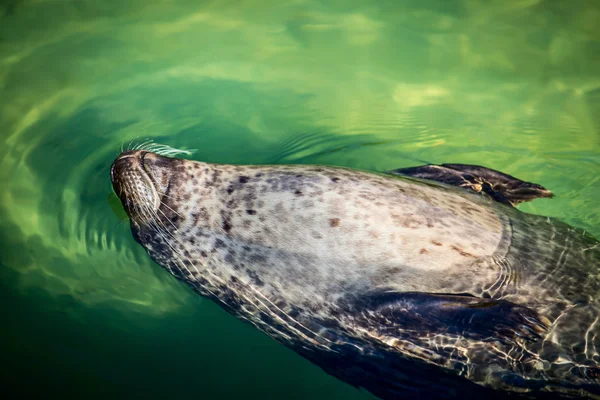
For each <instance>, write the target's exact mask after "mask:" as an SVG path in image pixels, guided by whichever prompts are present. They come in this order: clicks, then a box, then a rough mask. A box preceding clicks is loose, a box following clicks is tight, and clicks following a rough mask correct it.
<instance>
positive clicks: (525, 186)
mask: <svg viewBox="0 0 600 400" xmlns="http://www.w3.org/2000/svg"><path fill="white" fill-rule="evenodd" d="M388 173H390V174H394V175H406V176H412V177H415V178H422V179H429V180H433V181H437V182H442V183H446V184H448V185H453V186H460V187H462V188H465V189H469V190H472V191H474V192H477V193H482V194H485V195H487V196H488V197H490V198H492V199H494V200H496V201H498V202H500V203H504V204H509V205H512V206H515V205H517V204H519V203H522V202H525V201H531V200H533V199H536V198H538V197H553V196H554V195H553V194H552V192H551V191H549V190H547V189H546V188H544V187H543V186H541V185H538V184H536V183H531V182H524V181H522V180H520V179H517V178H515V177H514V176H510V175H507V174H504V173H502V172H499V171H495V170H493V169H489V168H485V167H480V166H478V165H468V164H441V165H433V164H429V165H422V166H419V167H410V168H400V169H396V170H393V171H389V172H388Z"/></svg>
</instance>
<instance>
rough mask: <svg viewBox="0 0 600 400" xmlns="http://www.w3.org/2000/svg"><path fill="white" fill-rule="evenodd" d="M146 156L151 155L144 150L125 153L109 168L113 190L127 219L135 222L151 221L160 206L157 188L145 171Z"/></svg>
mask: <svg viewBox="0 0 600 400" xmlns="http://www.w3.org/2000/svg"><path fill="white" fill-rule="evenodd" d="M148 154H151V153H149V152H148V151H144V150H132V151H125V152H123V153H121V154H120V155H119V156H118V157H117V159H116V160H115V161H114V162H113V164H112V165H111V167H110V179H111V181H112V185H113V189H114V191H115V193H116V194H117V195H118V196H119V199H120V200H121V203H122V204H123V208H124V209H125V211H126V212H127V214H128V215H129V217H130V218H131V219H132V220H134V221H136V222H145V221H147V220H149V219H151V218H152V217H153V215H154V214H155V212H156V210H157V208H158V205H159V204H160V198H159V194H158V191H157V187H156V186H155V183H154V182H153V179H152V177H151V176H150V175H149V174H148V172H147V171H146V168H147V167H146V166H145V164H146V163H145V158H146V156H147V155H148Z"/></svg>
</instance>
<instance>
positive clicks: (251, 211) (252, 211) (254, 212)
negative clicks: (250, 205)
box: [246, 210, 256, 215]
mask: <svg viewBox="0 0 600 400" xmlns="http://www.w3.org/2000/svg"><path fill="white" fill-rule="evenodd" d="M246 214H249V215H254V214H256V211H255V210H246Z"/></svg>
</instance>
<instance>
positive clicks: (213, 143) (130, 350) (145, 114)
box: [0, 0, 600, 399]
mask: <svg viewBox="0 0 600 400" xmlns="http://www.w3.org/2000/svg"><path fill="white" fill-rule="evenodd" d="M136 138H138V140H139V139H142V138H151V139H154V140H155V141H157V142H159V143H164V144H168V145H171V146H174V147H178V148H186V149H191V148H193V149H197V151H196V152H195V153H194V154H193V156H192V158H194V159H197V160H203V161H213V162H223V163H282V164H288V163H320V164H333V165H342V166H348V167H355V168H362V169H368V170H374V171H383V170H386V169H392V168H399V167H406V166H411V165H417V164H420V163H423V162H432V163H443V162H454V163H474V164H481V165H485V166H489V167H491V168H494V169H498V170H501V171H504V172H506V173H509V174H513V175H515V176H518V177H519V178H522V179H525V180H529V181H533V182H537V183H540V184H542V185H544V186H546V187H547V188H549V189H551V190H553V191H554V192H555V194H556V198H554V199H552V200H537V201H535V202H534V203H531V204H526V205H522V206H521V207H520V208H521V209H522V210H524V211H527V212H533V213H537V214H542V215H548V216H554V217H558V218H560V219H562V220H565V221H567V222H568V223H570V224H572V225H575V226H577V227H580V228H583V229H586V230H588V231H590V232H592V233H593V234H594V235H596V236H600V1H596V0H593V1H592V0H591V1H587V2H586V1H578V0H574V1H558V0H556V1H550V0H547V1H544V0H517V1H509V0H495V1H491V0H490V1H488V0H462V1H450V0H437V1H435V0H430V1H424V0H418V1H417V0H411V1H400V0H395V1H376V2H374V1H341V0H340V1H310V0H297V1H291V2H282V1H275V0H268V1H266V0H260V1H259V0H256V1H241V0H238V1H202V2H199V1H192V0H189V1H182V0H176V1H146V0H134V1H132V0H121V1H92V0H79V1H58V0H8V1H6V0H4V1H2V2H0V184H1V185H2V190H1V191H0V279H1V280H0V285H1V287H0V296H1V298H0V311H1V315H2V328H1V329H0V343H1V348H0V354H2V356H1V358H2V361H3V362H2V364H3V367H4V368H3V369H4V372H3V373H2V374H1V375H0V383H1V387H2V388H3V390H6V391H13V392H14V391H18V392H20V393H29V394H34V395H41V394H44V395H46V396H47V395H49V394H59V395H61V396H62V397H63V398H106V397H107V396H113V397H119V398H123V397H132V398H142V397H144V398H159V397H161V398H264V399H267V398H285V399H369V398H372V397H371V396H370V395H369V394H367V393H365V392H364V391H358V390H355V389H353V388H351V387H350V386H348V385H346V384H343V383H341V382H339V381H337V380H336V379H334V378H331V377H329V376H328V375H326V374H325V373H323V372H322V371H321V370H320V369H319V368H317V367H315V366H313V365H312V364H310V363H308V362H307V361H305V360H304V359H302V358H300V357H299V356H296V355H295V354H294V353H292V352H291V351H289V350H287V349H285V348H283V347H282V346H279V345H277V344H276V343H274V342H273V341H271V340H270V339H268V338H267V337H265V336H263V335H262V334H260V333H258V332H257V331H255V330H254V329H253V328H251V327H250V326H248V325H246V324H243V323H241V322H239V321H237V320H235V319H234V318H233V317H231V316H229V315H228V314H226V313H225V312H224V311H222V310H221V309H219V308H218V307H217V306H215V305H214V304H212V303H211V302H209V301H208V300H203V299H202V298H200V297H199V296H197V295H195V294H194V293H192V292H191V291H190V290H189V289H187V288H186V287H185V286H183V285H182V284H180V283H178V282H176V281H175V279H174V278H172V277H170V276H169V275H168V274H167V273H166V272H165V271H163V270H162V269H160V268H159V267H158V266H156V265H155V264H153V263H152V262H151V261H150V260H149V258H148V257H147V256H146V255H145V254H144V252H143V250H142V248H141V247H140V246H138V245H137V244H136V243H135V242H134V240H133V239H132V237H131V234H130V232H129V227H128V223H127V221H123V211H122V210H121V209H120V205H119V204H118V202H116V201H115V198H114V196H112V195H111V187H110V180H109V167H110V164H111V162H112V160H113V159H114V157H115V156H116V154H117V151H118V150H119V149H120V148H121V146H122V144H123V143H124V144H125V146H127V145H128V143H130V142H131V141H133V140H136Z"/></svg>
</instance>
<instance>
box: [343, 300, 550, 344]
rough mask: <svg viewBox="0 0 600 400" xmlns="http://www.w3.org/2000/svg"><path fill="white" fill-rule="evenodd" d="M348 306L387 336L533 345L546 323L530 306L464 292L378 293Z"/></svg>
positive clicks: (360, 317)
mask: <svg viewBox="0 0 600 400" xmlns="http://www.w3.org/2000/svg"><path fill="white" fill-rule="evenodd" d="M348 304H349V306H350V307H351V311H352V313H353V314H354V315H355V316H357V317H358V318H359V319H363V318H364V319H368V320H369V322H371V323H372V322H376V323H377V325H376V326H377V328H376V329H378V330H380V332H381V333H382V334H385V335H391V336H394V334H395V333H397V332H398V330H399V329H401V330H402V331H418V332H430V333H436V334H451V335H461V336H464V337H466V338H470V339H475V340H484V341H485V340H491V341H494V340H497V341H501V342H512V343H514V342H515V341H516V340H525V341H536V340H538V339H540V338H541V336H540V334H542V333H543V332H545V331H547V329H548V326H549V325H550V322H549V321H548V320H547V319H546V318H544V317H542V316H540V315H539V314H538V313H537V312H535V311H534V310H532V309H530V308H527V307H523V306H520V305H518V304H515V303H511V302H509V301H505V300H494V299H483V298H479V297H474V296H471V295H468V294H436V293H420V292H397V291H394V290H382V291H377V292H374V293H369V294H367V295H365V296H362V297H360V298H359V299H357V300H355V301H352V302H350V303H348ZM373 319H375V321H373Z"/></svg>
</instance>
